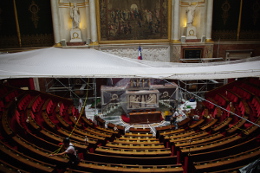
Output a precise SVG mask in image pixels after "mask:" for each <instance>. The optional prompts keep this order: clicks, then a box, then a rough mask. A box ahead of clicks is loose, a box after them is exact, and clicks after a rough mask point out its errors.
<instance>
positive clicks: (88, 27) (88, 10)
mask: <svg viewBox="0 0 260 173" xmlns="http://www.w3.org/2000/svg"><path fill="white" fill-rule="evenodd" d="M85 8H86V23H87V44H89V43H90V40H91V28H90V25H91V24H90V8H89V0H85Z"/></svg>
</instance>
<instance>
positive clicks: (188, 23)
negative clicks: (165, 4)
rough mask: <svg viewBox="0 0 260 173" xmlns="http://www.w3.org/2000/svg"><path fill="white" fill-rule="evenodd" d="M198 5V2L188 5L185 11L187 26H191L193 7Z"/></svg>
mask: <svg viewBox="0 0 260 173" xmlns="http://www.w3.org/2000/svg"><path fill="white" fill-rule="evenodd" d="M197 6H198V3H197V5H191V3H190V5H189V6H188V8H187V10H186V13H187V25H188V26H191V25H192V23H193V19H194V13H195V9H196V7H197Z"/></svg>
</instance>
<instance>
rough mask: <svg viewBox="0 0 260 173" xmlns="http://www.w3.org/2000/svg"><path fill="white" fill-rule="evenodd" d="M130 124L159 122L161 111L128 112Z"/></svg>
mask: <svg viewBox="0 0 260 173" xmlns="http://www.w3.org/2000/svg"><path fill="white" fill-rule="evenodd" d="M129 117H130V124H150V123H158V122H161V117H162V115H161V112H160V111H151V112H131V113H129Z"/></svg>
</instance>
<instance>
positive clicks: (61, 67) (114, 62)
mask: <svg viewBox="0 0 260 173" xmlns="http://www.w3.org/2000/svg"><path fill="white" fill-rule="evenodd" d="M133 56H136V57H137V54H136V55H133ZM259 76H260V57H253V58H248V59H246V60H238V61H232V62H215V63H171V62H154V61H145V60H137V59H136V60H135V59H130V58H125V57H119V56H116V55H111V54H108V53H104V52H102V51H98V50H95V49H86V48H73V49H72V48H71V49H70V48H67V49H65V48H55V47H51V48H44V49H38V50H33V51H27V52H20V53H10V54H1V55H0V78H1V79H5V78H28V77H36V78H52V77H55V78H141V77H142V78H160V79H179V80H195V79H225V78H241V77H259Z"/></svg>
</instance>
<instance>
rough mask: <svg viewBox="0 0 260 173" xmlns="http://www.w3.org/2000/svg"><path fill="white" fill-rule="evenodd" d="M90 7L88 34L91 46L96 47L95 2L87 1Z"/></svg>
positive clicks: (93, 0) (92, 0)
mask: <svg viewBox="0 0 260 173" xmlns="http://www.w3.org/2000/svg"><path fill="white" fill-rule="evenodd" d="M89 7H90V33H91V45H97V44H98V42H97V41H98V40H97V21H96V3H95V0H89Z"/></svg>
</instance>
